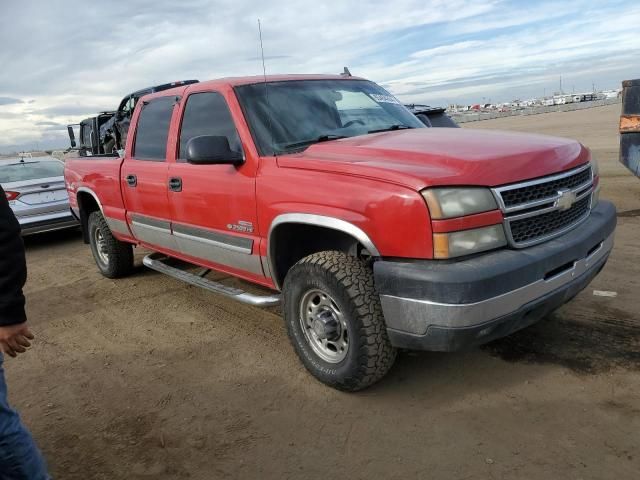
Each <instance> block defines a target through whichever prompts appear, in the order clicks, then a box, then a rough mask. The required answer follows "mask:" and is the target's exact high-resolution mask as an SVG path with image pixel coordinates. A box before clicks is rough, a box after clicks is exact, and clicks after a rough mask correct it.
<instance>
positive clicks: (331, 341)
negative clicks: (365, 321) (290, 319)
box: [300, 289, 349, 363]
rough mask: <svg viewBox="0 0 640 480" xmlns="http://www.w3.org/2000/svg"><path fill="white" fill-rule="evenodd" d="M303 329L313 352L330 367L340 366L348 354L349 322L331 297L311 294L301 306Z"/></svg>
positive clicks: (318, 291)
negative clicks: (330, 365) (335, 364)
mask: <svg viewBox="0 0 640 480" xmlns="http://www.w3.org/2000/svg"><path fill="white" fill-rule="evenodd" d="M300 328H302V332H303V333H304V336H305V339H306V341H307V343H308V344H309V346H310V347H311V349H312V350H313V351H314V352H315V353H316V355H318V356H319V357H320V358H321V359H322V360H324V361H325V362H328V363H339V362H341V361H342V360H344V359H345V357H346V356H347V353H348V351H349V334H348V330H347V322H346V320H345V319H344V316H343V315H342V312H341V311H340V308H339V307H338V304H337V303H336V302H335V300H334V299H333V298H331V296H330V295H328V294H327V293H326V292H323V291H322V290H319V289H313V290H309V291H308V292H306V293H305V294H304V295H303V296H302V300H301V302H300Z"/></svg>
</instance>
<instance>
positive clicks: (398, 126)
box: [368, 123, 415, 133]
mask: <svg viewBox="0 0 640 480" xmlns="http://www.w3.org/2000/svg"><path fill="white" fill-rule="evenodd" d="M408 128H415V127H410V126H409V125H404V124H402V123H396V124H395V125H389V126H388V127H385V128H379V129H376V130H369V132H368V133H378V132H390V131H393V130H406V129H408Z"/></svg>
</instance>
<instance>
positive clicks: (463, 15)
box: [0, 0, 640, 152]
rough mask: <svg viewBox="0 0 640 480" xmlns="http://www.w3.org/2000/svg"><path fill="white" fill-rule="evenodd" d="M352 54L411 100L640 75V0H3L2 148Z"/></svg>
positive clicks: (599, 83)
mask: <svg viewBox="0 0 640 480" xmlns="http://www.w3.org/2000/svg"><path fill="white" fill-rule="evenodd" d="M258 18H260V19H261V21H262V29H263V39H264V48H265V56H266V64H267V73H338V72H340V71H341V70H342V67H343V66H345V65H348V66H349V67H350V69H351V72H352V73H353V74H355V75H359V76H364V77H367V78H369V79H372V80H374V81H376V82H378V83H380V84H382V85H383V86H385V87H386V88H387V89H389V90H390V91H391V92H393V93H394V94H396V95H397V96H398V97H399V98H400V99H401V100H404V101H407V102H421V103H428V104H431V105H444V104H447V103H453V102H473V101H481V100H482V98H485V99H486V101H489V100H491V101H494V102H498V101H507V100H511V99H513V98H518V97H519V98H523V97H532V96H541V95H543V93H545V92H546V93H547V94H550V93H552V92H553V91H554V90H558V88H559V87H558V84H559V78H560V75H562V79H563V87H564V89H565V90H566V91H571V90H573V89H575V91H590V90H591V88H592V83H595V85H596V88H599V89H604V88H617V87H619V84H620V81H621V80H623V79H626V78H640V35H638V28H639V25H640V2H638V1H633V0H624V1H607V0H600V1H594V0H592V1H589V0H565V1H545V0H527V1H525V0H482V1H472V0H394V1H390V0H385V1H378V0H371V1H364V0H338V1H333V0H324V1H318V0H316V1H304V2H302V1H300V2H298V1H292V0H288V1H285V0H267V1H265V0H260V1H257V0H233V1H224V0H182V1H170V2H165V1H162V0H123V1H115V0H110V1H106V2H87V1H75V0H0V45H2V47H0V65H1V68H0V152H8V151H15V150H21V149H27V148H29V149H30V148H55V147H64V146H66V145H67V143H68V141H67V139H66V130H65V128H64V126H65V125H66V124H67V123H75V122H78V121H79V120H81V119H82V118H84V117H86V116H88V115H90V114H92V113H93V112H96V111H99V110H109V109H114V108H115V107H116V106H117V104H118V101H119V99H120V98H121V97H122V96H124V95H125V94H126V93H128V92H130V91H133V90H137V89H139V88H142V87H145V86H150V85H153V84H159V83H165V82H168V81H172V80H178V79H186V78H198V79H201V80H202V79H211V78H216V77H221V76H229V75H247V74H248V75H255V74H259V73H261V72H262V67H261V63H260V59H259V46H258V29H257V19H258Z"/></svg>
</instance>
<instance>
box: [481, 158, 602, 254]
mask: <svg viewBox="0 0 640 480" xmlns="http://www.w3.org/2000/svg"><path fill="white" fill-rule="evenodd" d="M493 191H494V194H495V196H496V199H497V200H498V204H499V205H500V208H501V210H502V212H503V213H504V228H505V233H506V235H507V238H508V239H509V243H510V245H511V246H513V247H516V248H522V247H527V246H530V245H535V244H536V243H540V242H543V241H545V240H549V239H551V238H553V237H555V236H558V235H561V234H562V233H564V232H566V231H567V230H569V229H571V228H573V227H575V226H576V225H578V224H579V223H580V222H582V221H583V220H585V219H586V218H587V217H588V216H589V212H590V208H591V194H592V192H593V173H592V171H591V166H590V165H589V164H587V165H583V166H582V167H578V168H576V169H573V170H570V171H568V172H564V173H561V174H558V175H552V176H549V177H543V178H540V179H536V180H531V181H528V182H522V183H517V184H513V185H506V186H504V187H498V188H495V189H493Z"/></svg>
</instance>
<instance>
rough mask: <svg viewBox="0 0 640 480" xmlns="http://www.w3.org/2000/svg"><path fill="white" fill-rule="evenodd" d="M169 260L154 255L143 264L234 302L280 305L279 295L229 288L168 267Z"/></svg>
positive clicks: (268, 305)
mask: <svg viewBox="0 0 640 480" xmlns="http://www.w3.org/2000/svg"><path fill="white" fill-rule="evenodd" d="M167 258H168V257H165V256H162V255H159V254H155V253H152V254H150V255H147V256H146V257H144V259H143V260H142V263H143V264H144V266H145V267H149V268H150V269H152V270H156V271H157V272H160V273H164V274H165V275H169V276H170V277H173V278H176V279H178V280H182V281H183V282H187V283H189V284H191V285H195V286H196V287H200V288H204V289H205V290H209V291H210V292H214V293H219V294H220V295H224V296H225V297H229V298H233V299H234V300H237V301H239V302H242V303H247V304H249V305H254V306H256V307H273V306H276V305H279V304H280V295H279V294H273V295H254V294H252V293H247V292H245V291H244V290H240V289H239V288H233V287H227V286H226V285H222V284H221V283H218V282H214V281H213V280H209V279H207V278H203V277H201V276H199V275H198V274H194V273H189V272H185V271H184V270H180V269H179V268H176V267H172V266H170V265H167V264H166V263H164V262H163V260H166V259H167Z"/></svg>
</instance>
